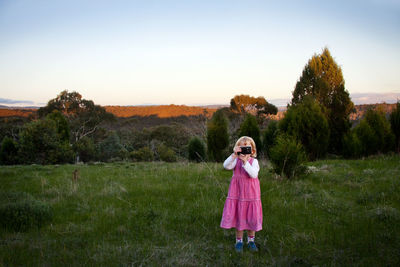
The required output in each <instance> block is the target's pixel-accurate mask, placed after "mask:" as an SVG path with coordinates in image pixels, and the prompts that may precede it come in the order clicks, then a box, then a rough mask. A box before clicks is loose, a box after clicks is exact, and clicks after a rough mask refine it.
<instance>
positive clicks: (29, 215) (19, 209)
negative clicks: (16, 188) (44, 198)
mask: <svg viewBox="0 0 400 267" xmlns="http://www.w3.org/2000/svg"><path fill="white" fill-rule="evenodd" d="M4 199H6V200H8V202H7V203H5V204H3V205H1V206H0V224H1V226H2V227H4V228H5V229H7V230H12V231H17V232H19V231H28V230H29V229H31V228H34V227H36V228H38V229H39V228H41V227H42V226H43V225H44V224H46V223H48V222H49V221H51V219H52V217H53V212H52V209H51V207H50V206H49V205H47V204H46V203H43V202H41V201H38V200H35V199H34V198H33V197H31V196H30V195H28V194H26V193H19V194H18V193H9V194H7V195H6V196H4V195H3V196H2V202H3V200H4Z"/></svg>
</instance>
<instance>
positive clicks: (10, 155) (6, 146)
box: [0, 136, 18, 165]
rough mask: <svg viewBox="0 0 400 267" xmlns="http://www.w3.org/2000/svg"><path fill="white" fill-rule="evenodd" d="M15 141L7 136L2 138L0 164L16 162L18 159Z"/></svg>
mask: <svg viewBox="0 0 400 267" xmlns="http://www.w3.org/2000/svg"><path fill="white" fill-rule="evenodd" d="M17 154H18V148H17V143H16V142H15V141H14V140H13V139H11V138H10V137H8V136H5V137H4V138H3V141H2V142H1V148H0V164H4V165H11V164H16V163H17V160H18V155H17Z"/></svg>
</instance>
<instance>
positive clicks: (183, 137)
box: [150, 123, 190, 156]
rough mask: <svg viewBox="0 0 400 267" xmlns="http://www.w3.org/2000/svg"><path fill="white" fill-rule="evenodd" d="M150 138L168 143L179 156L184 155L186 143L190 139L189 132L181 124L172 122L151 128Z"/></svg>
mask: <svg viewBox="0 0 400 267" xmlns="http://www.w3.org/2000/svg"><path fill="white" fill-rule="evenodd" d="M150 130H151V134H150V138H151V140H157V141H159V142H161V143H164V144H168V146H169V147H170V148H171V149H172V150H174V152H175V153H177V154H179V155H180V156H186V155H184V154H186V152H187V147H186V146H187V144H188V142H189V139H190V133H189V132H188V130H187V129H186V127H185V126H184V125H182V124H178V123H174V124H172V125H160V126H157V127H154V128H151V129H150Z"/></svg>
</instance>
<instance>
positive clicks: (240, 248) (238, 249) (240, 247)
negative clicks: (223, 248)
mask: <svg viewBox="0 0 400 267" xmlns="http://www.w3.org/2000/svg"><path fill="white" fill-rule="evenodd" d="M235 250H236V252H243V242H236V244H235Z"/></svg>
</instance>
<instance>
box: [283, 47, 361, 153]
mask: <svg viewBox="0 0 400 267" xmlns="http://www.w3.org/2000/svg"><path fill="white" fill-rule="evenodd" d="M307 95H312V96H313V97H314V98H315V99H316V100H317V101H318V102H319V103H320V104H321V105H322V111H323V112H324V114H325V116H326V117H327V119H328V123H329V129H330V132H331V134H330V139H329V151H331V152H334V153H341V151H342V148H343V138H344V135H345V134H346V133H348V132H349V130H350V127H351V123H350V121H349V115H350V113H351V112H352V111H353V109H354V104H353V102H352V101H351V99H350V96H349V93H348V92H347V91H346V89H345V86H344V79H343V75H342V70H341V68H340V67H339V66H338V65H337V63H336V62H335V60H334V59H333V58H332V56H331V54H330V52H329V50H328V48H325V49H324V50H323V51H322V53H321V54H320V55H314V56H313V57H312V58H311V59H310V60H309V61H308V63H307V65H306V66H305V67H304V70H303V72H302V75H301V77H300V79H299V80H298V81H297V83H296V86H295V89H294V91H293V93H292V96H293V97H292V101H291V105H297V104H299V103H301V102H302V100H303V98H304V97H305V96H307Z"/></svg>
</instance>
